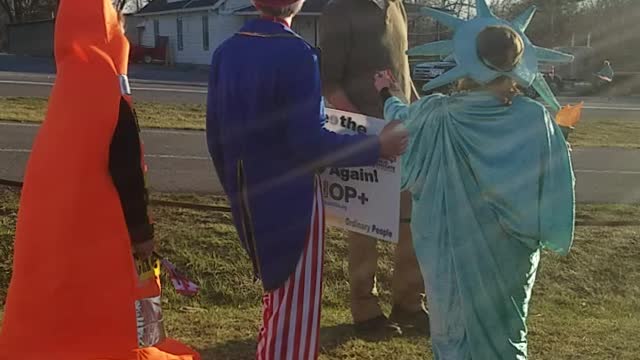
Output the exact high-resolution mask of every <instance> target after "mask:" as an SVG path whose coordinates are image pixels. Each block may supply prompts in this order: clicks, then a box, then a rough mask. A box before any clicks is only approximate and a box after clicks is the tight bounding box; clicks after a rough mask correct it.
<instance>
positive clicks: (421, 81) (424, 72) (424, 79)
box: [411, 61, 456, 95]
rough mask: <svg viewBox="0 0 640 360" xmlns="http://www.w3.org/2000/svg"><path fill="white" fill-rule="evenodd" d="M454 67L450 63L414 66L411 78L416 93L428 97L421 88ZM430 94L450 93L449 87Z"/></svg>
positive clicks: (439, 62)
mask: <svg viewBox="0 0 640 360" xmlns="http://www.w3.org/2000/svg"><path fill="white" fill-rule="evenodd" d="M455 66H456V63H455V62H452V61H434V62H422V63H418V64H416V65H415V66H414V67H413V70H412V72H411V75H412V76H411V77H412V80H413V83H414V84H415V86H416V88H417V89H418V92H420V93H421V94H422V95H428V94H426V93H425V92H424V91H423V90H422V87H423V86H424V85H426V84H427V83H428V82H429V81H431V80H433V79H435V78H437V77H438V76H440V75H442V74H444V73H445V72H447V71H449V70H451V69H453V68H454V67H455ZM432 92H441V93H449V92H451V87H450V85H447V86H444V87H442V88H438V89H435V90H433V91H432Z"/></svg>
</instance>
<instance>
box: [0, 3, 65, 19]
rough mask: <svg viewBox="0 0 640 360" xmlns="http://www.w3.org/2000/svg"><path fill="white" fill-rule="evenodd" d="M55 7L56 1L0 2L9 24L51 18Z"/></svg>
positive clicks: (0, 7) (0, 8)
mask: <svg viewBox="0 0 640 360" xmlns="http://www.w3.org/2000/svg"><path fill="white" fill-rule="evenodd" d="M56 7H57V0H0V10H2V11H4V12H5V13H6V14H7V17H8V18H9V22H10V23H16V22H24V21H32V20H41V19H46V18H51V15H52V14H53V13H54V12H55V9H56Z"/></svg>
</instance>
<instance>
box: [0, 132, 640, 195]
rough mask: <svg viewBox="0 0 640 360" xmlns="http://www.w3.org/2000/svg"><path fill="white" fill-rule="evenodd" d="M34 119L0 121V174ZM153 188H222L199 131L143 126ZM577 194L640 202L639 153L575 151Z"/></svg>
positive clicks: (14, 162)
mask: <svg viewBox="0 0 640 360" xmlns="http://www.w3.org/2000/svg"><path fill="white" fill-rule="evenodd" d="M37 130H38V126H37V125H34V124H17V123H0V144H1V146H0V165H1V166H0V178H3V179H10V180H20V179H22V175H23V172H24V167H25V164H26V162H27V159H28V157H29V152H30V149H31V145H32V142H33V139H34V136H35V134H36V133H37ZM143 138H144V142H145V150H146V153H147V155H146V156H147V162H148V164H149V180H150V184H151V187H152V189H153V190H156V191H168V192H189V193H220V192H221V187H220V182H219V181H218V179H217V177H216V175H215V171H214V170H213V166H212V164H211V161H210V159H209V156H208V154H207V149H206V145H205V137H204V133H203V132H201V131H164V130H146V131H143ZM573 158H574V167H575V171H576V177H577V199H578V201H579V202H589V203H640V161H639V159H640V152H639V151H637V150H625V149H615V148H581V149H575V150H574V151H573Z"/></svg>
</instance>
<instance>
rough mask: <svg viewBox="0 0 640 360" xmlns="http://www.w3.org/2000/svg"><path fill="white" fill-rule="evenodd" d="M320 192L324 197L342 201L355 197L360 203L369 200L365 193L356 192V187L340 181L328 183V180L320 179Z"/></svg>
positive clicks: (348, 200)
mask: <svg viewBox="0 0 640 360" xmlns="http://www.w3.org/2000/svg"><path fill="white" fill-rule="evenodd" d="M322 193H323V194H324V197H325V199H331V200H335V201H342V202H345V203H347V204H348V203H350V202H351V201H352V200H354V199H357V200H359V201H360V203H361V204H362V205H364V204H366V203H367V202H369V198H368V197H367V194H365V193H358V189H356V188H354V187H353V186H348V185H347V186H343V185H342V184H340V183H329V182H328V181H326V180H324V181H322Z"/></svg>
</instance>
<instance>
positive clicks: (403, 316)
mask: <svg viewBox="0 0 640 360" xmlns="http://www.w3.org/2000/svg"><path fill="white" fill-rule="evenodd" d="M389 319H390V320H391V321H393V322H394V323H397V324H398V325H400V326H401V327H402V328H403V329H405V328H407V329H411V330H415V331H419V332H420V333H423V334H425V333H426V334H427V336H428V335H429V313H428V312H427V310H425V309H420V310H418V311H406V310H402V309H400V308H399V307H397V306H394V307H393V308H392V309H391V316H389Z"/></svg>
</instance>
